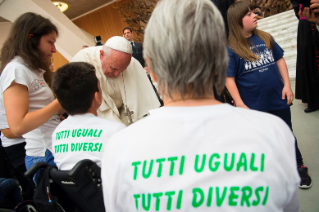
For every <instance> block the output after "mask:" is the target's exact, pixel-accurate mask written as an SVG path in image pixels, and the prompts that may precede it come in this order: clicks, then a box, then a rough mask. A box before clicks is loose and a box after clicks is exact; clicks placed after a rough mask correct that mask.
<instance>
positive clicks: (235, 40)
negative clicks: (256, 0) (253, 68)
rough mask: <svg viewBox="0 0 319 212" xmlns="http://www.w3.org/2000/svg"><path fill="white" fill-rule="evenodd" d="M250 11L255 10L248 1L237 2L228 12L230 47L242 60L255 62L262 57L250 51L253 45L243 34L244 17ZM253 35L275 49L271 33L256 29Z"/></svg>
mask: <svg viewBox="0 0 319 212" xmlns="http://www.w3.org/2000/svg"><path fill="white" fill-rule="evenodd" d="M250 10H251V11H252V10H253V8H252V4H251V3H249V2H246V1H237V2H235V3H234V4H232V5H231V6H230V7H229V9H228V11H227V20H228V26H229V37H228V45H229V47H230V48H231V49H232V50H233V51H234V52H235V53H236V54H238V55H239V56H240V57H241V58H243V59H245V60H249V61H255V60H258V59H260V57H259V56H258V55H255V54H254V52H253V51H252V50H251V49H250V45H253V44H252V43H249V41H248V39H247V38H246V37H245V36H244V34H243V17H245V15H246V14H247V13H248V12H249V11H250ZM253 34H256V35H258V36H259V37H260V38H261V39H262V40H263V41H264V42H265V44H266V47H267V48H270V49H272V48H273V46H274V40H273V38H272V37H271V35H270V34H269V33H267V32H264V31H261V30H258V29H254V31H253ZM255 48H256V47H255ZM256 49H257V48H256ZM257 51H258V49H257Z"/></svg>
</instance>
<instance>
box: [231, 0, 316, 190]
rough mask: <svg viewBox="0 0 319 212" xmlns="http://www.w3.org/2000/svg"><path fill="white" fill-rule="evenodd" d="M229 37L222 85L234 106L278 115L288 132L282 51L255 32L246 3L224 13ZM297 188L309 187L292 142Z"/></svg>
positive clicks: (288, 99)
mask: <svg viewBox="0 0 319 212" xmlns="http://www.w3.org/2000/svg"><path fill="white" fill-rule="evenodd" d="M227 18H228V25H229V37H228V45H229V46H228V55H229V64H228V69H227V80H226V86H227V89H228V90H229V92H230V94H231V95H232V97H233V99H234V101H235V103H236V106H237V107H242V108H250V109H254V110H258V111H262V112H267V113H270V114H273V115H275V116H278V117H279V118H281V119H282V120H283V121H285V122H286V123H287V125H288V126H289V127H290V129H291V130H292V124H291V113H290V106H291V104H292V100H293V99H294V94H293V93H292V90H291V87H290V81H289V75H288V69H287V65H286V62H285V60H284V58H283V52H284V51H283V50H282V48H281V47H280V46H279V45H278V44H277V43H276V42H275V41H274V39H273V37H272V36H271V35H270V34H269V33H267V32H264V31H261V30H258V29H257V15H256V14H254V13H253V8H252V6H251V4H250V3H249V2H246V1H238V2H236V3H234V4H233V5H232V6H230V8H229V9H228V11H227ZM295 147H296V148H295V149H296V159H297V166H298V171H299V175H300V177H301V179H302V180H301V182H300V186H299V187H300V188H310V187H311V186H312V183H311V178H310V176H309V175H308V173H307V171H308V169H307V167H306V166H304V165H303V160H302V156H301V153H300V151H299V149H298V145H297V139H295Z"/></svg>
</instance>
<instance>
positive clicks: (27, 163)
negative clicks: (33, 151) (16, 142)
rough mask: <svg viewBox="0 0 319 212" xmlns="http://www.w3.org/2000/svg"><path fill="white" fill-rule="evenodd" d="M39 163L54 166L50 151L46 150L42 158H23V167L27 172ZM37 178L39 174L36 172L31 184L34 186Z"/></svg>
mask: <svg viewBox="0 0 319 212" xmlns="http://www.w3.org/2000/svg"><path fill="white" fill-rule="evenodd" d="M39 162H47V163H48V164H50V165H53V166H56V165H55V163H54V158H53V155H52V153H51V152H50V150H48V149H47V150H46V151H45V156H44V157H35V156H28V155H26V156H25V167H26V168H27V170H28V169H29V168H30V167H31V166H32V165H33V164H36V163H39ZM38 177H39V172H37V173H36V174H35V175H34V176H33V182H34V183H35V185H37V180H38Z"/></svg>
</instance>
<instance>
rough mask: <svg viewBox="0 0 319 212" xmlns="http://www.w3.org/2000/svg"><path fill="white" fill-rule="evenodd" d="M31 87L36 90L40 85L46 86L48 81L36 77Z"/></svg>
mask: <svg viewBox="0 0 319 212" xmlns="http://www.w3.org/2000/svg"><path fill="white" fill-rule="evenodd" d="M31 87H33V89H34V90H38V89H39V88H40V87H46V83H45V81H44V80H42V79H35V80H34V81H33V82H32V83H31Z"/></svg>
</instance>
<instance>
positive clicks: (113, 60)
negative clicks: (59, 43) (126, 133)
mask: <svg viewBox="0 0 319 212" xmlns="http://www.w3.org/2000/svg"><path fill="white" fill-rule="evenodd" d="M70 62H87V63H90V64H92V65H93V66H94V67H95V70H96V76H97V78H98V79H99V81H100V86H101V89H102V97H103V100H102V104H101V106H100V108H99V109H98V116H99V117H102V118H105V119H108V120H112V121H117V122H121V123H123V124H125V125H126V126H127V125H129V124H132V123H133V122H136V121H137V120H138V119H140V118H141V117H143V116H144V115H145V114H147V113H148V111H149V110H151V109H154V108H158V107H159V106H160V103H159V101H158V99H157V96H156V94H155V92H154V90H153V88H152V86H151V84H150V81H149V80H148V78H147V76H146V74H145V71H144V69H143V67H142V66H141V65H140V63H139V62H138V61H137V60H136V59H135V58H134V57H132V47H131V45H130V43H129V42H128V41H127V40H126V39H125V38H123V37H120V36H115V37H112V38H110V39H109V40H108V41H107V42H106V43H105V44H104V46H98V47H89V48H86V49H82V50H81V51H80V52H78V53H77V54H76V55H75V56H74V57H73V58H72V59H71V61H70Z"/></svg>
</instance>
